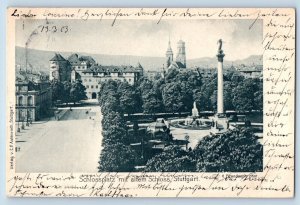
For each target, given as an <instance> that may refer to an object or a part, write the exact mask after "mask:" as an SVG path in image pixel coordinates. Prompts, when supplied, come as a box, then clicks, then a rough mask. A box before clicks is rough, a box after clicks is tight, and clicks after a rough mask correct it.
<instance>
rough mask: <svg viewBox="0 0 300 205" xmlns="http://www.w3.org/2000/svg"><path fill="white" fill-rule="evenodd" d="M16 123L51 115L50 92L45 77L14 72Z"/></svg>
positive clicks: (30, 73) (37, 74) (24, 72)
mask: <svg viewBox="0 0 300 205" xmlns="http://www.w3.org/2000/svg"><path fill="white" fill-rule="evenodd" d="M15 84H16V121H17V122H27V123H28V122H32V121H36V120H40V119H42V118H44V117H47V116H49V115H51V110H50V109H51V105H52V104H51V102H52V92H51V87H50V83H49V80H48V78H47V76H46V75H43V74H40V73H32V72H28V71H17V72H16V81H15Z"/></svg>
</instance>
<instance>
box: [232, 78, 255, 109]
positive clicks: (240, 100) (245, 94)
mask: <svg viewBox="0 0 300 205" xmlns="http://www.w3.org/2000/svg"><path fill="white" fill-rule="evenodd" d="M256 89H257V85H256V84H255V82H254V81H253V80H252V79H245V80H244V81H242V82H240V83H238V86H237V87H235V88H234V89H233V91H232V96H233V101H232V104H233V106H234V108H235V110H236V111H241V112H244V111H252V110H253V109H254V107H255V106H254V92H255V90H256Z"/></svg>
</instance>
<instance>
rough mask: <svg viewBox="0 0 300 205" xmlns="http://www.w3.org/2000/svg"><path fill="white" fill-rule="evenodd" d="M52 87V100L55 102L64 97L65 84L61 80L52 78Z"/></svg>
mask: <svg viewBox="0 0 300 205" xmlns="http://www.w3.org/2000/svg"><path fill="white" fill-rule="evenodd" d="M50 85H51V89H52V100H53V101H54V102H56V101H58V100H61V101H63V99H64V85H63V84H62V83H61V82H59V81H58V80H52V81H51V82H50Z"/></svg>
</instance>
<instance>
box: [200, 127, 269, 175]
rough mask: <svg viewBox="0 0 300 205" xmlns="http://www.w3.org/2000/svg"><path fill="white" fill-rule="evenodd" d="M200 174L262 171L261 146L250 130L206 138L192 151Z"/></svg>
mask: <svg viewBox="0 0 300 205" xmlns="http://www.w3.org/2000/svg"><path fill="white" fill-rule="evenodd" d="M194 154H195V158H196V159H197V164H196V170H197V171H200V172H257V171H262V169H263V146H262V145H261V144H260V143H259V142H258V141H257V138H256V136H255V135H254V134H253V132H252V131H251V129H249V128H243V129H241V130H238V129H237V130H233V131H228V132H226V133H224V134H222V135H220V136H216V135H215V136H207V137H204V138H203V139H202V140H200V141H199V143H198V145H197V146H196V148H195V149H194Z"/></svg>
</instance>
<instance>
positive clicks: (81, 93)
mask: <svg viewBox="0 0 300 205" xmlns="http://www.w3.org/2000/svg"><path fill="white" fill-rule="evenodd" d="M85 90H86V88H85V86H84V85H82V82H81V81H80V80H76V81H75V82H73V83H72V85H71V89H70V101H71V102H73V103H74V105H75V103H76V102H79V101H80V100H85V99H87V97H86V92H85Z"/></svg>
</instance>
